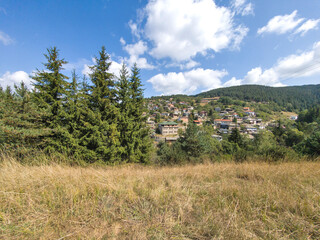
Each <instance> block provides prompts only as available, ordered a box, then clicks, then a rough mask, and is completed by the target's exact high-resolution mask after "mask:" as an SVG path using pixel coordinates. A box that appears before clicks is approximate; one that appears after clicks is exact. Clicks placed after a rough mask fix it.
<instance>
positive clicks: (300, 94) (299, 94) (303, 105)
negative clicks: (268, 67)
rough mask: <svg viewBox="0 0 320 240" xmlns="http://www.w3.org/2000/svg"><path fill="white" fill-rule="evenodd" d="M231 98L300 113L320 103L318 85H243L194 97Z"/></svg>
mask: <svg viewBox="0 0 320 240" xmlns="http://www.w3.org/2000/svg"><path fill="white" fill-rule="evenodd" d="M219 96H224V97H231V98H233V99H238V100H243V101H256V102H275V103H277V104H278V105H279V106H281V107H283V108H285V109H286V110H288V111H293V110H295V111H301V110H304V109H307V108H310V107H312V106H314V105H315V104H318V103H320V85H304V86H291V87H267V86H260V85H243V86H236V87H228V88H219V89H214V90H211V91H208V92H204V93H200V94H198V95H196V97H203V98H207V97H219Z"/></svg>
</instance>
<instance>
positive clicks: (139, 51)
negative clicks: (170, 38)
mask: <svg viewBox="0 0 320 240" xmlns="http://www.w3.org/2000/svg"><path fill="white" fill-rule="evenodd" d="M120 42H121V44H122V45H123V49H124V50H125V51H126V52H127V53H128V54H129V58H125V61H126V62H127V63H128V65H129V67H131V66H133V64H134V63H137V66H138V67H139V68H141V69H153V68H155V67H154V66H153V65H152V64H149V63H148V61H147V59H146V58H144V57H140V56H141V55H143V54H145V52H146V51H147V50H148V46H147V43H146V42H144V41H142V40H140V41H138V42H137V43H134V44H127V45H125V43H126V42H125V41H124V40H123V39H122V38H121V39H120Z"/></svg>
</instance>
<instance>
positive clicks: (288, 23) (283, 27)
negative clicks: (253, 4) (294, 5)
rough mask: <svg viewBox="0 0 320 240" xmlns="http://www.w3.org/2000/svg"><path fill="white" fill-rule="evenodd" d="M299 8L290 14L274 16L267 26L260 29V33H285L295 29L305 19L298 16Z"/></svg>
mask: <svg viewBox="0 0 320 240" xmlns="http://www.w3.org/2000/svg"><path fill="white" fill-rule="evenodd" d="M297 12H298V11H297V10H295V11H293V12H292V13H291V14H290V15H278V16H275V17H273V18H272V19H271V20H270V21H269V22H268V24H267V25H266V26H264V27H262V28H259V29H258V34H262V33H276V34H284V33H287V32H289V31H292V30H293V29H295V28H296V27H297V26H298V25H299V24H300V23H301V22H302V21H303V20H304V19H303V18H296V17H297Z"/></svg>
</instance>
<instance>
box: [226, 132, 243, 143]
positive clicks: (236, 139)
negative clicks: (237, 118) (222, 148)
mask: <svg viewBox="0 0 320 240" xmlns="http://www.w3.org/2000/svg"><path fill="white" fill-rule="evenodd" d="M228 140H229V142H233V143H236V144H238V146H242V145H243V138H242V136H241V134H240V131H239V129H238V128H234V129H232V131H231V134H230V136H229V138H228Z"/></svg>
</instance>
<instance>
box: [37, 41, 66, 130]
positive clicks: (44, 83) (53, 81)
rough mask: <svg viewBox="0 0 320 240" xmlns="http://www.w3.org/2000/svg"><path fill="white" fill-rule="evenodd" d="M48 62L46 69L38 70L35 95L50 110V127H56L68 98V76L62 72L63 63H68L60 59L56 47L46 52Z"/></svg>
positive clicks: (48, 119) (47, 120) (48, 122)
mask: <svg viewBox="0 0 320 240" xmlns="http://www.w3.org/2000/svg"><path fill="white" fill-rule="evenodd" d="M44 56H45V58H46V59H47V61H48V62H47V63H44V66H45V67H46V69H45V70H41V71H40V70H37V72H36V73H35V76H33V77H32V78H33V79H34V80H35V83H34V88H35V94H34V97H35V99H36V101H37V102H38V104H39V106H40V107H42V108H44V109H47V110H48V116H47V119H46V123H47V125H48V126H49V127H51V128H55V127H57V126H58V125H59V123H60V120H61V116H60V114H61V113H62V111H63V103H64V102H65V100H66V96H67V88H68V86H69V83H68V82H67V79H68V77H67V76H65V75H64V74H62V70H63V65H64V64H66V63H67V61H65V60H64V59H59V50H58V49H57V48H56V47H53V48H48V49H47V54H44Z"/></svg>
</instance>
